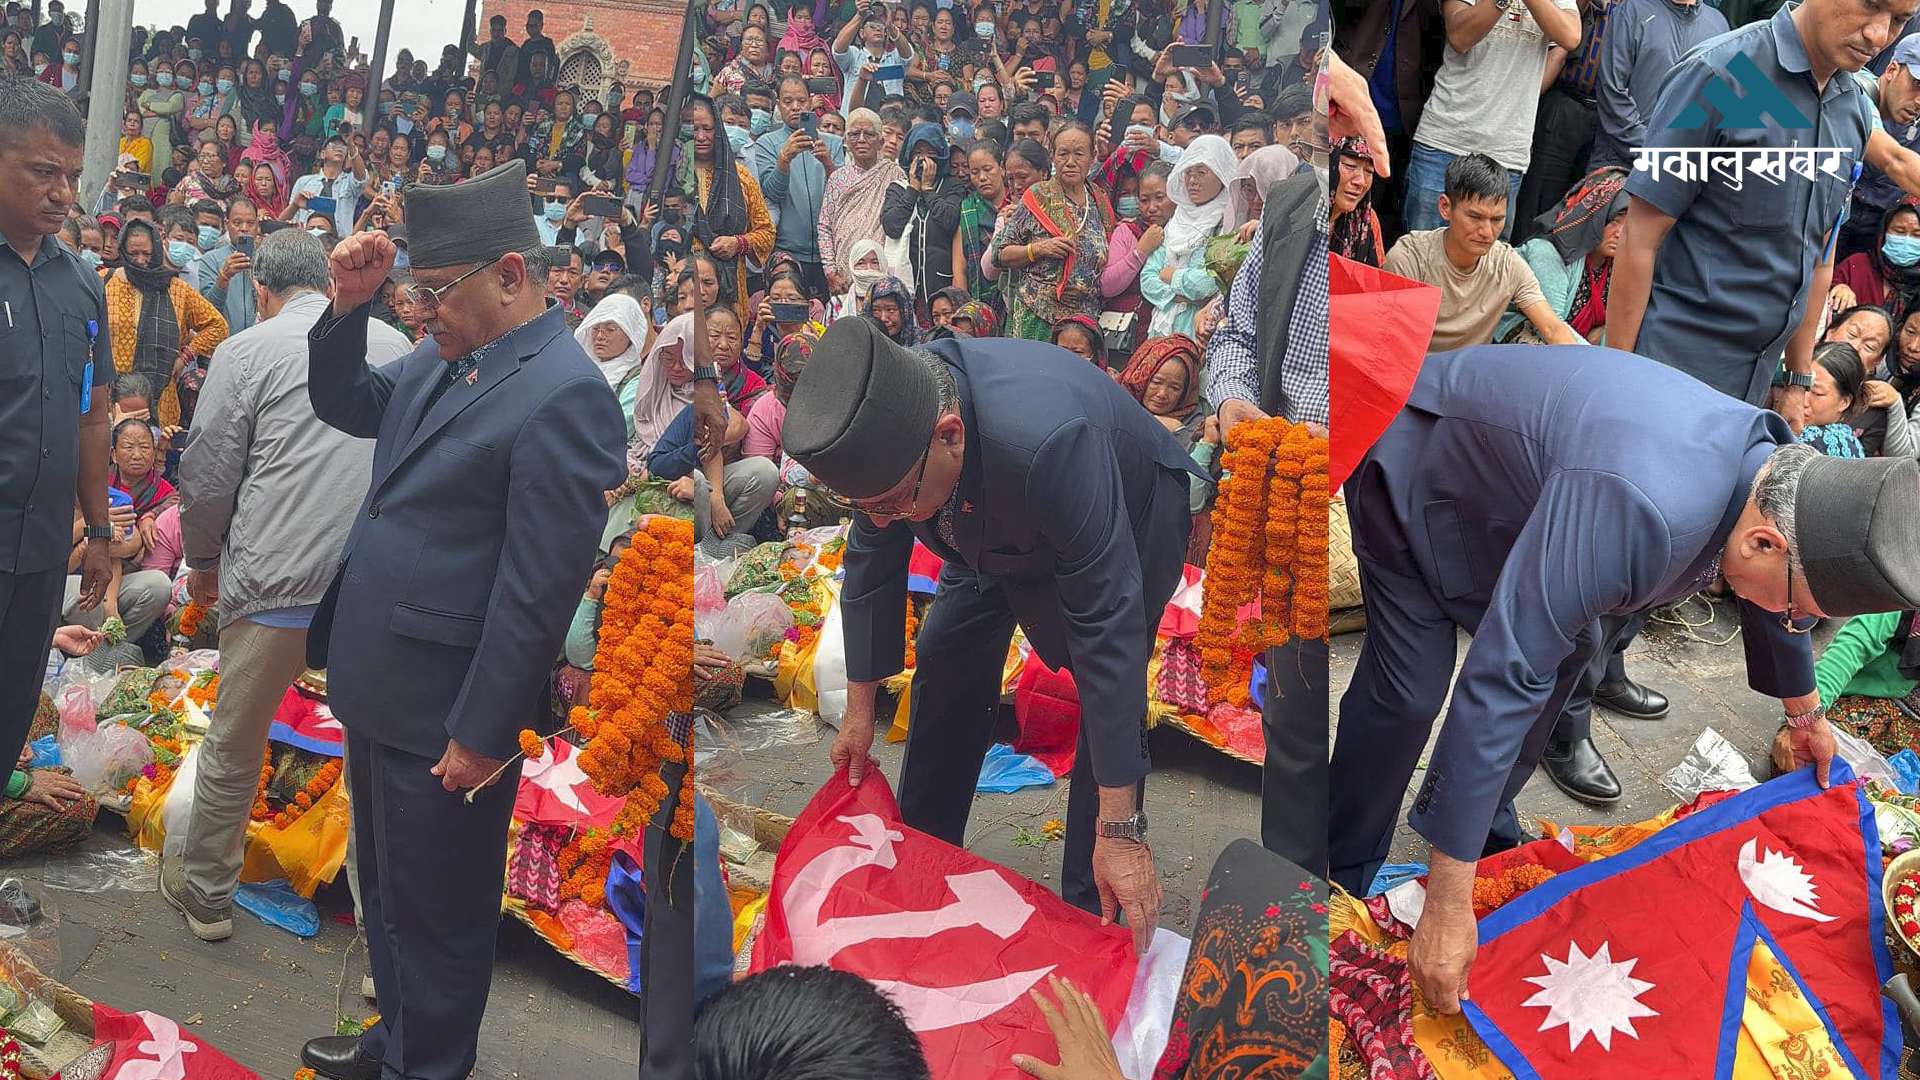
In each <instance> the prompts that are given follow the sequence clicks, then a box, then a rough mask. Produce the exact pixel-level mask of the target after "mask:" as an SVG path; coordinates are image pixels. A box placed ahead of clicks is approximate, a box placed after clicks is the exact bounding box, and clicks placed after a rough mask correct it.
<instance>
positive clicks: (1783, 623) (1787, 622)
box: [1780, 552, 1813, 634]
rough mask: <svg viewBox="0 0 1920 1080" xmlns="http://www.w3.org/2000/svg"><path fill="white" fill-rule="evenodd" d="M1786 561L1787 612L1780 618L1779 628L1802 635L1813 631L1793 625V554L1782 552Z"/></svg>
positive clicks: (1809, 628) (1810, 628)
mask: <svg viewBox="0 0 1920 1080" xmlns="http://www.w3.org/2000/svg"><path fill="white" fill-rule="evenodd" d="M1783 554H1785V555H1786V559H1787V610H1786V611H1785V612H1784V613H1782V614H1781V616H1780V627H1781V629H1783V630H1785V631H1786V632H1787V633H1789V634H1804V633H1807V632H1809V631H1811V630H1812V629H1813V627H1811V626H1795V625H1794V624H1793V554H1792V553H1791V552H1783Z"/></svg>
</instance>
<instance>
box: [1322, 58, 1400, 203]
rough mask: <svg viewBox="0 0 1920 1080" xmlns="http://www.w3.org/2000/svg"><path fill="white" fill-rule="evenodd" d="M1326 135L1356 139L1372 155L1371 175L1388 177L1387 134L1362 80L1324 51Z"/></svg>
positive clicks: (1336, 139) (1389, 170)
mask: <svg viewBox="0 0 1920 1080" xmlns="http://www.w3.org/2000/svg"><path fill="white" fill-rule="evenodd" d="M1327 99H1328V116H1327V133H1328V135H1329V136H1331V137H1332V138H1333V139H1334V140H1335V141H1338V140H1340V139H1346V138H1352V137H1355V136H1358V137H1359V138H1360V140H1361V141H1362V142H1365V143H1366V144H1367V147H1368V149H1370V150H1372V151H1373V171H1374V173H1375V175H1377V176H1381V177H1386V176H1392V175H1393V171H1392V165H1391V163H1390V162H1388V161H1387V131H1386V129H1385V128H1384V127H1382V126H1381V125H1380V113H1379V112H1378V111H1376V110H1375V109H1374V107H1373V93H1372V91H1371V90H1369V89H1368V88H1367V80H1366V77H1365V76H1363V75H1361V74H1360V73H1359V72H1357V71H1355V70H1353V69H1352V68H1350V67H1348V66H1347V65H1346V64H1345V63H1344V62H1343V61H1342V60H1341V59H1340V54H1339V53H1337V52H1334V51H1333V50H1331V49H1329V50H1327Z"/></svg>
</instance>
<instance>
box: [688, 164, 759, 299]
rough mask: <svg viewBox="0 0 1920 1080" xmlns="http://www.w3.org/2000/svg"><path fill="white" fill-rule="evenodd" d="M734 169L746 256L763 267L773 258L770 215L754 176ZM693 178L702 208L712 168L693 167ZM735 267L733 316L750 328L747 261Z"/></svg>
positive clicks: (743, 169)
mask: <svg viewBox="0 0 1920 1080" xmlns="http://www.w3.org/2000/svg"><path fill="white" fill-rule="evenodd" d="M733 169H734V172H735V173H737V174H738V175H739V177H740V197H741V198H743V199H745V200H746V201H747V253H749V254H750V255H751V256H752V259H753V261H754V262H757V263H765V262H766V261H767V256H769V255H771V254H773V241H774V230H773V215H771V214H769V213H767V199H766V196H764V195H762V194H761V193H760V184H759V182H758V181H756V180H755V179H754V178H753V174H752V173H750V172H748V171H747V167H746V166H745V165H741V164H739V163H738V162H735V163H734V166H733ZM693 177H694V183H695V185H696V186H697V187H698V188H699V191H698V193H697V194H698V198H699V200H700V205H701V206H705V205H707V189H708V188H709V187H712V186H713V168H712V166H707V167H705V168H700V167H695V168H694V170H693ZM694 243H695V244H696V245H698V247H697V250H700V251H705V250H706V249H707V246H706V245H705V244H702V243H700V242H699V241H698V240H697V239H696V240H695V241H694ZM734 266H735V267H736V273H737V274H738V275H739V280H737V281H736V282H735V283H734V298H733V313H734V314H735V315H738V316H739V317H740V325H741V326H751V325H752V320H750V319H748V318H747V296H748V292H747V260H746V259H744V258H742V259H739V260H737V261H736V262H735V263H734Z"/></svg>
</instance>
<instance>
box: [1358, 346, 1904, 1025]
mask: <svg viewBox="0 0 1920 1080" xmlns="http://www.w3.org/2000/svg"><path fill="white" fill-rule="evenodd" d="M1622 388H1630V389H1631V392H1629V393H1622V392H1621V391H1622ZM1680 459H1684V461H1685V462H1686V465H1685V467H1684V468H1676V467H1675V464H1674V463H1675V461H1676V460H1680ZM1346 492H1347V507H1348V511H1349V512H1350V513H1351V515H1352V518H1353V537H1354V550H1355V553H1356V554H1357V555H1358V556H1359V559H1360V573H1361V584H1362V587H1363V592H1364V595H1365V597H1366V609H1367V641H1366V644H1365V645H1364V646H1363V647H1362V649H1361V653H1360V660H1359V662H1358V664H1357V665H1356V666H1355V669H1354V674H1353V681H1352V684H1351V685H1350V687H1349V688H1348V690H1347V692H1346V694H1345V696H1343V697H1342V698H1341V700H1340V726H1339V731H1338V735H1337V737H1336V739H1335V743H1334V752H1333V765H1332V777H1331V783H1330V786H1331V789H1332V791H1333V796H1332V800H1331V802H1330V804H1329V807H1328V811H1329V813H1328V821H1329V824H1330V828H1331V833H1332V836H1331V848H1332V851H1331V860H1332V866H1333V880H1334V881H1336V882H1338V883H1340V884H1341V885H1342V886H1344V887H1345V888H1347V889H1348V890H1349V891H1352V892H1355V893H1356V894H1364V890H1365V889H1366V888H1367V886H1368V883H1369V882H1370V881H1371V879H1372V877H1373V874H1374V872H1375V871H1376V870H1377V869H1378V868H1379V866H1380V864H1381V862H1382V861H1383V860H1384V859H1385V858H1386V856H1387V853H1388V851H1389V849H1390V846H1391V844H1392V841H1393V831H1394V819H1395V817H1396V816H1397V814H1398V811H1399V807H1400V800H1401V797H1402V795H1403V793H1404V792H1405V791H1406V788H1407V784H1408V781H1409V780H1410V779H1411V778H1412V776H1413V772H1414V768H1415V765H1416V764H1417V762H1418V761H1419V758H1420V755H1421V754H1422V752H1423V751H1424V749H1425V747H1426V743H1427V733H1428V731H1429V729H1430V728H1431V727H1432V724H1433V718H1434V716H1435V714H1436V713H1438V712H1439V710H1440V706H1441V703H1442V702H1443V701H1445V700H1446V697H1447V692H1448V684H1449V682H1451V683H1452V691H1453V702H1452V705H1451V707H1450V712H1449V715H1448V717H1447V721H1446V724H1445V726H1443V727H1442V729H1441V732H1440V740H1439V743H1438V745H1437V746H1436V747H1435V749H1434V752H1433V756H1432V760H1431V763H1430V764H1429V765H1428V767H1427V775H1426V779H1425V781H1424V782H1423V783H1422V784H1421V787H1420V790H1419V793H1418V795H1417V796H1416V797H1415V798H1414V803H1413V811H1412V813H1411V814H1410V815H1409V817H1408V820H1409V823H1410V824H1411V825H1412V826H1413V827H1414V829H1415V830H1417V831H1418V832H1419V833H1420V834H1421V835H1422V836H1423V837H1425V838H1426V839H1427V840H1428V841H1429V842H1430V843H1431V844H1432V845H1433V850H1432V863H1431V874H1430V876H1429V878H1428V884H1427V896H1426V906H1425V909H1424V911H1423V913H1422V915H1421V918H1420V922H1419V925H1418V926H1417V927H1416V929H1415V931H1414V938H1413V947H1412V951H1411V953H1410V954H1409V957H1408V960H1409V963H1410V964H1411V966H1412V968H1413V974H1414V979H1415V980H1416V982H1417V983H1418V984H1419V986H1420V988H1421V990H1422V992H1423V993H1424V994H1425V995H1426V999H1427V1000H1428V1001H1429V1002H1432V1003H1433V1004H1434V1006H1435V1008H1437V1009H1439V1010H1440V1011H1442V1012H1456V1011H1458V1008H1459V1006H1458V998H1459V995H1460V992H1461V991H1463V990H1464V989H1465V987H1466V980H1467V975H1466V973H1467V968H1468V966H1469V965H1470V964H1471V963H1472V959H1473V953H1474V949H1475V947H1476V934H1475V922H1474V917H1473V903H1472V898H1473V870H1474V863H1475V861H1476V860H1477V859H1479V858H1480V856H1481V854H1482V852H1483V850H1485V848H1486V847H1487V846H1489V845H1500V844H1504V845H1506V846H1511V844H1512V843H1513V842H1515V841H1516V840H1517V839H1518V838H1519V825H1518V822H1517V821H1516V819H1515V817H1514V810H1513V805H1512V800H1513V797H1514V795H1515V794H1516V793H1517V792H1518V791H1519V790H1520V787H1521V786H1522V785H1523V784H1524V783H1525V782H1526V779H1527V776H1528V775H1529V774H1530V773H1532V771H1533V767H1534V765H1535V763H1536V762H1537V761H1538V760H1539V758H1540V754H1541V750H1542V748H1543V746H1544V744H1545V742H1546V739H1547V735H1548V732H1549V731H1550V729H1551V728H1552V727H1553V724H1554V721H1555V720H1556V719H1557V718H1558V716H1559V713H1560V710H1561V707H1562V706H1563V705H1564V704H1565V702H1566V700H1567V698H1568V696H1569V695H1570V694H1572V693H1573V692H1574V691H1575V690H1576V688H1578V687H1580V686H1581V684H1582V681H1583V680H1591V678H1592V676H1591V674H1590V673H1589V672H1588V662H1589V661H1590V660H1591V659H1592V657H1593V655H1594V652H1595V650H1596V649H1597V648H1598V647H1599V645H1600V643H1601V642H1604V641H1605V640H1606V639H1607V637H1608V636H1609V634H1610V630H1611V625H1614V624H1616V620H1619V619H1621V618H1624V617H1625V616H1628V615H1631V614H1633V613H1635V612H1640V611H1645V610H1647V609H1649V608H1651V607H1654V606H1656V605H1659V604H1665V603H1671V602H1673V601H1674V600H1677V599H1680V598H1681V597H1684V596H1688V595H1690V594H1692V593H1693V592H1694V591H1696V590H1697V589H1699V588H1701V587H1703V586H1704V585H1705V584H1706V583H1708V582H1711V581H1713V580H1714V579H1715V577H1717V576H1722V575H1724V576H1725V578H1726V580H1727V583H1728V584H1729V585H1731V586H1732V587H1733V591H1734V592H1735V593H1736V594H1737V595H1738V596H1739V597H1740V598H1741V602H1740V609H1741V630H1742V635H1741V636H1742V641H1743V643H1744V644H1745V647H1746V659H1747V676H1748V681H1749V683H1750V684H1751V685H1752V687H1753V688H1754V689H1755V690H1757V691H1759V692H1761V693H1763V694H1766V695H1768V696H1770V697H1777V698H1780V699H1781V701H1782V703H1783V704H1784V706H1785V709H1786V713H1787V716H1788V718H1789V720H1788V722H1789V724H1790V725H1792V728H1793V733H1792V739H1793V749H1794V754H1795V758H1796V759H1797V760H1798V761H1800V762H1801V763H1802V764H1805V763H1809V762H1811V763H1813V764H1815V765H1816V766H1817V767H1818V772H1819V776H1820V779H1821V781H1822V782H1823V783H1824V782H1825V779H1826V771H1827V763H1828V761H1829V760H1830V759H1831V758H1832V757H1833V753H1834V740H1833V735H1832V733H1831V732H1830V731H1829V730H1828V728H1827V724H1826V720H1825V714H1824V710H1823V709H1822V708H1821V705H1820V697H1819V694H1818V693H1817V692H1816V691H1815V690H1814V683H1813V654H1812V649H1811V648H1810V646H1809V644H1808V640H1807V637H1806V636H1805V631H1806V629H1807V628H1808V627H1809V626H1810V623H1808V622H1806V620H1807V619H1809V618H1810V617H1815V616H1821V617H1826V616H1839V615H1851V614H1857V613H1860V612H1868V611H1893V610H1899V609H1903V608H1909V607H1913V606H1914V605H1915V604H1916V603H1920V553H1916V551H1915V549H1914V546H1913V544H1912V542H1911V540H1912V537H1913V536H1914V535H1916V531H1917V530H1920V468H1916V466H1915V464H1914V462H1913V461H1912V460H1909V459H1893V458H1876V459H1872V460H1869V461H1860V460H1846V459H1841V458H1828V457H1822V456H1820V455H1819V454H1818V453H1817V452H1815V451H1814V450H1813V449H1812V448H1811V447H1807V446H1802V445H1799V444H1798V443H1796V442H1795V440H1794V438H1793V434H1792V432H1791V431H1789V430H1788V428H1787V425H1786V423H1785V421H1783V420H1781V419H1780V417H1779V416H1778V415H1777V414H1775V413H1771V412H1766V411H1763V410H1761V409H1757V408H1754V407H1753V406H1751V405H1748V404H1746V403H1745V402H1741V401H1737V400H1735V399H1734V398H1732V397H1729V396H1727V395H1726V394H1723V393H1720V392H1719V391H1716V390H1714V389H1713V388H1711V387H1709V386H1707V385H1706V384H1704V383H1701V382H1698V381H1696V380H1694V379H1692V378H1690V377H1688V376H1686V375H1682V374H1680V373H1679V372H1677V371H1674V370H1673V369H1672V368H1669V367H1667V366H1665V365H1663V364H1660V363H1658V362H1656V361H1653V360H1647V359H1644V358H1642V357H1638V356H1634V355H1631V354H1628V353H1623V352H1619V351H1617V350H1614V349H1603V348H1597V347H1593V346H1586V345H1572V346H1555V347H1552V348H1547V349H1542V348H1539V347H1537V346H1525V345H1487V346H1480V347H1476V348H1470V349H1462V350H1459V351H1457V352H1451V353H1436V354H1434V355H1432V356H1429V357H1427V360H1426V364H1425V366H1424V367H1423V368H1422V369H1421V371H1420V377H1419V380H1418V381H1417V382H1416V383H1415V385H1414V389H1413V393H1412V396H1411V397H1410V398H1409V399H1408V402H1407V407H1406V409H1405V410H1404V411H1402V413H1401V414H1400V416H1399V417H1398V418H1396V419H1395V420H1394V422H1393V424H1392V425H1391V426H1390V427H1388V429H1387V431H1386V433H1385V434H1384V435H1382V436H1381V437H1380V440H1379V442H1377V443H1375V444H1374V446H1373V449H1372V450H1370V451H1369V452H1368V454H1367V456H1366V458H1365V459H1363V460H1362V461H1361V463H1360V467H1359V468H1358V470H1356V471H1355V473H1354V475H1353V477H1352V478H1351V479H1349V480H1348V482H1347V485H1346ZM1458 629H1465V630H1466V631H1467V632H1469V633H1471V634H1472V635H1473V644H1472V646H1471V647H1470V648H1469V649H1468V651H1467V656H1466V660H1465V663H1464V664H1463V665H1462V667H1461V669H1460V676H1459V678H1458V680H1453V679H1451V677H1450V676H1451V674H1452V672H1453V661H1454V645H1455V635H1456V633H1457V632H1458ZM1587 688H1588V689H1591V686H1590V684H1589V685H1588V687H1587ZM1490 836H1491V837H1492V839H1491V840H1490Z"/></svg>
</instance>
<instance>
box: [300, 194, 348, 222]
mask: <svg viewBox="0 0 1920 1080" xmlns="http://www.w3.org/2000/svg"><path fill="white" fill-rule="evenodd" d="M339 208H340V204H339V203H338V202H335V201H334V200H333V199H330V198H328V197H327V196H325V195H315V196H313V197H311V198H309V199H308V200H307V210H308V211H309V212H310V213H315V214H325V215H326V216H327V220H329V221H332V220H333V214H334V211H335V210H338V209H339Z"/></svg>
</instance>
